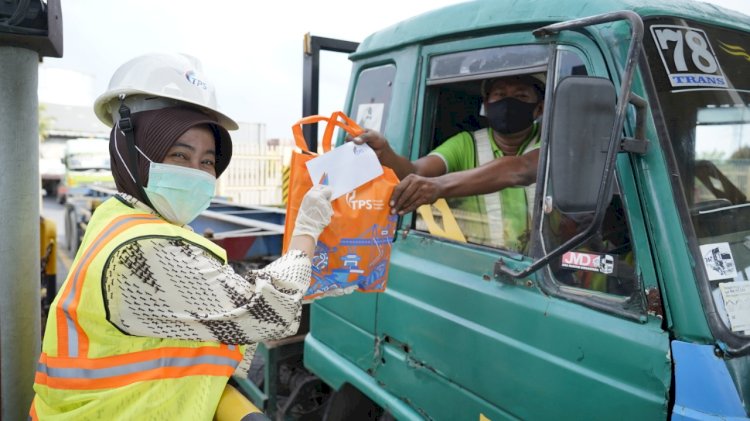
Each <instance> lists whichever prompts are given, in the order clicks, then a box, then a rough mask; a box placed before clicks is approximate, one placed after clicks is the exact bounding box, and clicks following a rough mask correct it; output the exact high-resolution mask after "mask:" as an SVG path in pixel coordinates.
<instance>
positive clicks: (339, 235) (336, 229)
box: [284, 111, 399, 299]
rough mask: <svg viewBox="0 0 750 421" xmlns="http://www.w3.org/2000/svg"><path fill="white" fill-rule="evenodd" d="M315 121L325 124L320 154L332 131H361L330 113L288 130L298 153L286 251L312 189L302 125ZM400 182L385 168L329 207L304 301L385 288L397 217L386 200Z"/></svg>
mask: <svg viewBox="0 0 750 421" xmlns="http://www.w3.org/2000/svg"><path fill="white" fill-rule="evenodd" d="M342 120H343V121H342ZM318 122H325V123H326V124H327V125H326V129H325V131H324V134H323V138H322V139H321V145H322V147H323V153H326V152H329V151H330V150H331V141H332V138H333V133H334V128H335V127H340V128H341V129H343V130H345V131H346V132H347V133H349V134H350V135H351V136H358V135H360V134H361V133H362V132H363V130H362V129H361V128H360V127H359V126H358V125H357V124H356V123H355V122H354V121H352V120H351V119H350V118H349V117H347V116H346V115H345V114H344V113H342V112H340V111H337V112H334V113H333V114H332V115H331V117H325V116H319V115H315V116H309V117H305V118H303V119H301V120H299V121H298V122H297V123H296V124H295V125H293V126H292V131H293V133H294V140H295V142H296V144H297V147H299V148H300V149H301V150H302V153H298V152H294V153H292V161H291V171H290V175H289V194H288V202H287V209H286V224H285V225H284V251H286V250H287V248H288V247H289V241H290V240H291V237H292V231H293V230H294V221H295V220H296V219H297V212H298V211H299V206H300V203H302V198H303V197H304V196H305V193H307V191H308V190H309V189H310V188H311V187H312V186H313V182H312V180H311V179H310V174H309V172H308V170H307V166H306V165H305V163H306V162H307V161H309V160H311V159H313V158H315V157H316V156H318V155H317V154H315V153H313V152H310V151H309V150H308V148H307V143H306V142H305V138H304V136H303V134H302V126H303V125H305V124H313V123H318ZM398 181H399V180H398V177H396V174H395V173H394V172H393V170H391V169H390V168H387V167H383V174H381V175H380V176H378V177H377V178H375V179H373V180H370V181H369V182H367V183H365V184H363V185H361V186H360V187H358V188H356V189H355V190H353V191H351V192H349V193H347V194H345V195H343V196H341V197H339V198H338V199H336V200H334V201H333V202H332V203H331V205H332V207H333V216H332V217H331V223H330V224H329V225H328V227H327V228H326V229H324V230H323V232H322V233H321V234H320V238H319V239H318V243H317V245H316V247H315V256H313V259H312V278H313V279H312V282H311V284H310V288H309V289H308V291H307V293H306V294H305V299H311V298H315V297H318V296H321V295H323V294H326V293H331V292H333V294H331V295H336V293H335V292H334V291H335V290H340V291H339V292H341V293H344V292H349V291H350V290H352V289H353V290H356V291H360V292H382V291H384V290H385V286H386V281H387V279H388V266H389V260H390V256H391V243H392V241H393V234H394V232H395V230H396V215H391V212H390V210H391V208H390V206H389V205H388V201H389V199H390V197H391V193H392V192H393V188H394V187H395V186H396V184H398Z"/></svg>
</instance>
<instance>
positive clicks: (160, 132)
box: [109, 107, 232, 203]
mask: <svg viewBox="0 0 750 421" xmlns="http://www.w3.org/2000/svg"><path fill="white" fill-rule="evenodd" d="M131 120H132V123H133V132H134V135H135V145H136V147H137V148H138V149H140V151H141V152H143V154H144V155H146V156H147V157H148V158H149V159H151V161H154V162H163V161H164V158H165V157H166V156H167V152H168V151H169V149H170V148H171V147H172V145H174V143H175V142H176V141H177V139H178V138H179V137H180V136H182V134H183V133H185V132H186V131H188V130H189V129H190V128H193V127H196V126H201V125H204V126H207V127H209V128H210V129H211V132H213V134H214V139H215V140H216V177H217V178H218V177H219V176H220V175H221V173H223V172H224V170H226V169H227V166H228V165H229V161H230V160H231V158H232V138H231V137H230V136H229V132H227V130H226V129H225V128H224V127H222V126H220V125H219V123H218V122H217V121H216V119H214V118H213V117H211V116H208V115H206V114H204V113H202V112H200V111H197V110H195V109H193V108H188V107H168V108H162V109H158V110H150V111H141V112H138V113H134V114H133V115H132V116H131ZM136 154H137V156H136V162H137V167H138V175H139V176H140V179H141V180H142V182H143V183H144V187H145V186H147V185H148V170H149V165H150V164H151V162H149V160H148V159H146V158H145V157H144V156H143V155H141V154H140V153H137V151H136ZM109 156H110V162H111V167H112V175H113V176H114V178H115V185H116V186H117V190H118V191H120V192H123V193H127V194H129V195H131V196H133V197H135V198H136V199H138V200H140V201H141V202H144V203H149V201H148V200H147V198H145V197H142V194H141V191H142V190H141V189H139V188H138V187H137V186H136V184H135V181H134V180H133V177H132V176H131V174H130V171H129V169H128V166H127V164H126V163H127V162H130V161H129V159H130V157H129V156H128V145H127V141H126V137H125V134H124V133H123V132H122V131H121V130H120V129H119V128H118V127H117V125H115V126H114V127H113V128H112V131H111V132H110V135H109Z"/></svg>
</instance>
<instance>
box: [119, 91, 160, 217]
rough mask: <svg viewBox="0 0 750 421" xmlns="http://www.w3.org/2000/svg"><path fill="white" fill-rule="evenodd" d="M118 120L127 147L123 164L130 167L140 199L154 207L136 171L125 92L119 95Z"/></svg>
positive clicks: (131, 123)
mask: <svg viewBox="0 0 750 421" xmlns="http://www.w3.org/2000/svg"><path fill="white" fill-rule="evenodd" d="M119 113H120V120H119V121H118V123H117V124H118V126H119V127H120V130H122V132H123V133H124V134H125V143H126V144H127V147H128V162H125V163H124V164H125V165H127V166H128V167H129V168H130V174H131V175H132V177H133V181H135V187H136V188H137V189H138V191H139V192H140V193H141V199H142V200H143V201H144V202H145V203H146V204H147V205H148V206H149V207H150V208H152V209H154V206H153V205H152V204H151V201H150V200H149V199H148V195H146V191H145V190H144V189H143V187H144V186H143V183H142V182H141V175H140V173H139V172H138V161H137V156H138V154H137V153H136V150H135V132H134V131H133V121H132V120H131V119H130V108H128V106H127V105H125V94H121V95H120V109H119Z"/></svg>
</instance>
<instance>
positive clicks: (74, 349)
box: [57, 214, 166, 357]
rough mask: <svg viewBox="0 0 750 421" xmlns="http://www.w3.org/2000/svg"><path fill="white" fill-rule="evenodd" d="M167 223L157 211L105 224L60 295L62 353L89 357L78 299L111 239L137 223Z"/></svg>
mask: <svg viewBox="0 0 750 421" xmlns="http://www.w3.org/2000/svg"><path fill="white" fill-rule="evenodd" d="M148 223H152V224H153V223H166V222H164V221H163V220H161V219H159V218H158V217H156V216H153V215H146V214H142V215H125V216H121V217H118V218H115V219H114V220H113V221H112V222H110V223H109V225H107V227H105V228H104V229H103V230H102V232H101V233H99V236H97V238H96V239H95V240H94V241H93V243H91V245H90V246H89V247H88V248H87V249H86V251H85V252H84V254H83V255H82V256H81V259H80V261H79V262H78V263H77V264H76V266H75V267H74V268H73V276H72V277H71V279H70V281H69V282H67V283H66V286H65V290H64V291H63V294H62V296H61V297H60V305H59V306H58V307H57V338H58V345H57V346H58V353H59V355H60V356H61V357H64V356H69V357H78V356H83V357H85V356H86V355H87V354H88V347H89V341H88V336H87V335H86V333H85V332H84V331H83V329H82V328H81V325H80V324H79V323H78V315H77V310H78V303H79V300H80V299H81V291H82V290H83V281H84V279H86V272H87V271H88V268H89V265H90V264H91V262H92V261H93V260H94V257H96V255H97V253H98V252H99V251H100V250H101V248H102V247H104V245H106V244H107V242H108V241H109V240H111V239H112V238H114V237H115V236H117V235H118V234H120V233H121V232H122V231H124V230H126V229H128V228H130V227H132V226H133V225H137V224H148Z"/></svg>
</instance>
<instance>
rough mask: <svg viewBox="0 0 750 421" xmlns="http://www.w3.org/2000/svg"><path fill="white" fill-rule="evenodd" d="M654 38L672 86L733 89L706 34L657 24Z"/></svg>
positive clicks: (675, 26)
mask: <svg viewBox="0 0 750 421" xmlns="http://www.w3.org/2000/svg"><path fill="white" fill-rule="evenodd" d="M651 35H653V37H654V42H655V43H656V48H657V50H659V54H660V55H661V61H662V63H663V64H664V70H666V72H667V76H668V77H669V81H670V83H671V84H672V87H674V88H687V87H710V88H728V87H729V85H728V84H727V78H726V77H724V72H723V71H722V70H721V66H720V65H719V61H718V60H717V59H716V54H715V53H714V50H713V48H712V47H711V43H710V42H709V39H708V35H706V33H705V32H704V31H702V30H700V29H696V28H691V27H689V26H677V25H653V26H651Z"/></svg>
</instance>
